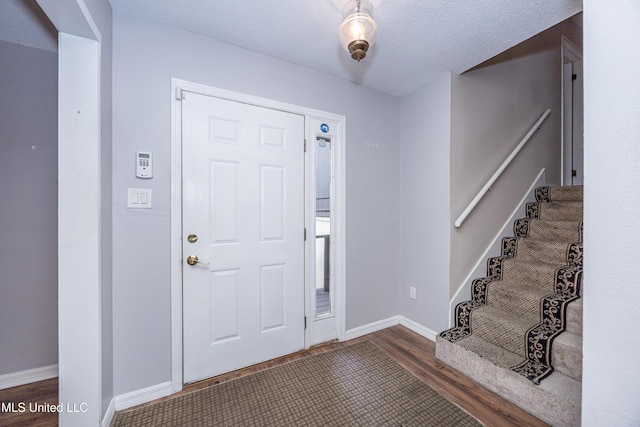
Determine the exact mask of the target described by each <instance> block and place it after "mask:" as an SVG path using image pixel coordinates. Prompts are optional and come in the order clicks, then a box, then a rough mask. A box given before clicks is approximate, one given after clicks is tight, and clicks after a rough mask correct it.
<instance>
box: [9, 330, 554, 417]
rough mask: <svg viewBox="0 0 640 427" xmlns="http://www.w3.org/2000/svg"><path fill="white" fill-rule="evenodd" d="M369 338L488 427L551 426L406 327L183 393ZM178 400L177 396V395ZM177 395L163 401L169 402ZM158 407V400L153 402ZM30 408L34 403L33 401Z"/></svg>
mask: <svg viewBox="0 0 640 427" xmlns="http://www.w3.org/2000/svg"><path fill="white" fill-rule="evenodd" d="M363 340H369V341H371V342H373V343H374V344H376V345H377V346H378V347H380V348H381V349H383V350H384V351H385V352H386V353H387V354H389V355H390V356H391V357H392V358H393V359H394V360H396V361H397V362H398V363H400V364H401V365H402V366H404V367H405V368H407V369H408V370H410V371H411V372H413V373H414V374H415V375H416V376H417V377H418V378H420V379H421V380H422V381H424V382H425V383H426V384H427V385H429V386H430V387H431V388H433V389H434V390H436V391H437V392H439V393H440V394H442V395H443V396H444V397H446V398H447V399H448V400H450V401H451V402H453V403H455V404H457V405H458V406H460V407H461V408H463V409H464V410H465V411H467V412H468V413H470V414H471V415H473V416H474V417H476V418H477V419H478V420H480V421H481V422H482V423H484V424H485V425H486V426H496V427H502V426H505V427H506V426H519V427H525V426H532V427H533V426H539V427H543V426H546V424H545V423H543V422H542V421H540V420H538V419H537V418H535V417H533V416H532V415H530V414H528V413H526V412H524V411H523V410H521V409H520V408H518V407H517V406H515V405H513V404H511V403H509V402H508V401H506V400H504V399H503V398H501V397H499V396H498V395H496V394H494V393H492V392H491V391H489V390H487V389H485V388H484V387H482V386H480V385H479V384H477V383H475V382H473V381H472V380H470V379H469V378H467V377H465V376H464V375H462V374H460V373H459V372H458V371H455V370H453V369H451V368H449V367H448V366H447V365H445V364H443V363H442V362H440V361H439V360H438V359H436V358H435V344H434V343H433V342H431V341H429V340H427V339H425V338H423V337H421V336H420V335H418V334H416V333H414V332H412V331H410V330H409V329H407V328H405V327H403V326H394V327H391V328H388V329H384V330H382V331H378V332H375V333H373V334H369V335H365V336H363V337H360V338H356V339H354V340H351V341H347V342H343V343H338V342H335V343H329V344H324V345H321V346H318V347H313V348H311V349H309V350H305V351H301V352H298V353H295V354H292V355H289V356H285V357H281V358H279V359H275V360H271V361H268V362H264V363H261V364H258V365H255V366H251V367H248V368H245V369H241V370H239V371H235V372H231V373H229V374H225V375H220V376H218V377H215V378H211V379H209V380H205V381H200V382H198V383H195V384H191V385H188V386H186V387H185V388H184V389H183V390H182V391H181V392H180V393H178V394H185V393H190V392H192V391H194V390H199V389H201V388H205V387H210V386H211V385H214V384H219V383H222V382H226V381H230V380H233V379H235V378H239V377H242V376H245V375H250V374H252V373H255V372H258V371H261V370H264V369H268V368H270V367H273V366H276V365H280V364H283V363H287V362H291V361H293V360H298V359H302V358H305V357H308V356H311V355H314V354H318V353H323V352H326V351H330V350H333V349H335V348H339V347H342V346H345V345H350V344H353V343H356V342H360V341H363ZM57 393H58V392H57V380H48V381H43V382H40V383H34V384H29V385H26V386H21V387H14V388H12V389H6V390H0V402H16V403H17V402H37V403H42V402H50V403H55V402H56V401H57ZM173 396H175V395H173ZM173 396H170V397H167V398H164V399H159V400H165V399H168V398H171V397H173ZM148 404H153V402H151V403H148ZM27 405H28V403H27ZM55 425H57V417H56V416H55V415H54V416H51V415H49V414H46V415H43V414H35V415H34V414H28V413H24V414H6V413H2V414H0V426H38V427H44V426H55Z"/></svg>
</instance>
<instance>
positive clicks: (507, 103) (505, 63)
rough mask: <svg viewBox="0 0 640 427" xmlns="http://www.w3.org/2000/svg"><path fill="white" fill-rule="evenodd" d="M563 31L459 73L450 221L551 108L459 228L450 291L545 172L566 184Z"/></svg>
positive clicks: (455, 95) (454, 234) (454, 230)
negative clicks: (562, 129) (562, 160)
mask: <svg viewBox="0 0 640 427" xmlns="http://www.w3.org/2000/svg"><path fill="white" fill-rule="evenodd" d="M561 34H562V29H561V28H559V27H556V28H554V29H552V30H549V31H547V32H545V33H542V34H540V35H538V36H536V37H534V38H532V39H530V40H528V41H526V42H524V43H522V44H520V45H518V46H516V47H514V48H512V49H510V50H509V51H507V52H505V53H503V54H501V55H499V56H498V57H496V58H494V59H492V60H490V61H488V62H487V63H485V64H482V65H481V66H479V67H477V68H476V69H474V70H471V71H469V72H467V73H465V74H462V75H460V76H454V78H453V89H452V91H453V95H452V122H451V126H452V131H451V219H450V221H451V224H453V222H454V221H455V220H456V218H457V217H458V216H459V215H460V214H461V213H462V211H463V210H464V209H465V207H466V206H467V204H468V203H469V202H470V201H471V200H472V199H473V198H474V197H475V195H476V194H477V193H478V191H479V190H480V189H481V188H482V187H483V186H484V185H485V183H486V182H487V181H488V179H489V178H490V177H491V175H493V173H494V172H495V171H496V170H497V169H498V168H499V166H500V165H501V164H502V162H503V161H504V160H505V159H506V158H507V157H508V156H509V154H511V152H512V151H513V149H514V148H515V147H516V145H517V144H518V143H519V142H520V140H521V139H522V137H524V135H525V134H526V133H527V132H528V131H529V129H530V128H531V126H532V125H533V124H534V123H535V122H536V121H537V120H538V118H539V117H540V116H541V115H542V113H543V112H544V111H545V110H546V109H547V108H551V114H550V115H549V117H548V118H547V120H546V121H545V122H544V123H543V125H542V126H541V128H540V129H539V130H538V131H537V132H536V133H535V134H534V136H533V137H532V138H531V140H529V143H528V144H527V145H526V146H525V148H524V149H523V150H522V151H521V152H520V154H519V155H518V156H517V157H516V158H515V159H514V161H513V162H512V163H511V165H510V166H509V168H507V169H506V170H505V172H504V173H503V174H502V176H501V177H500V179H499V180H498V181H497V182H496V184H495V185H494V186H493V189H492V190H491V191H490V192H489V193H487V195H486V196H485V197H484V198H483V199H482V200H481V201H480V203H479V204H478V205H477V207H476V208H475V210H474V211H472V212H471V214H470V215H469V216H468V217H467V219H466V221H465V222H464V223H463V224H462V226H461V227H460V228H454V227H453V226H452V232H451V289H450V296H453V295H454V294H455V292H456V291H457V290H458V289H459V287H460V285H461V284H462V283H463V282H464V280H465V278H466V276H467V275H468V274H469V273H470V272H471V271H472V270H473V267H474V266H475V264H476V262H477V261H478V259H479V258H480V256H481V255H482V254H483V253H484V251H485V249H486V248H487V247H488V246H489V244H490V243H491V241H492V240H493V238H494V237H495V236H496V234H497V233H498V232H499V231H500V230H501V228H502V226H503V225H504V223H505V221H506V220H507V219H508V218H509V217H510V216H511V213H512V212H513V210H514V209H515V208H516V207H517V206H518V204H519V202H520V200H521V199H522V198H523V197H524V196H525V194H526V193H527V190H528V188H529V186H530V185H531V184H532V182H534V181H535V178H536V176H537V175H538V173H539V172H540V170H541V169H542V168H546V177H547V180H548V182H549V183H559V182H560V118H561V114H560V82H561V80H560V79H561V74H560V69H561V68H560V61H561V58H560V35H561ZM469 296H470V295H469Z"/></svg>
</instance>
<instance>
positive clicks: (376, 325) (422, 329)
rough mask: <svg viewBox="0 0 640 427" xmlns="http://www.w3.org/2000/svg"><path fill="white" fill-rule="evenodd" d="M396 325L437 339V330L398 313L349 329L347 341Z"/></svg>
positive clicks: (432, 339) (428, 337)
mask: <svg viewBox="0 0 640 427" xmlns="http://www.w3.org/2000/svg"><path fill="white" fill-rule="evenodd" d="M395 325H402V326H405V327H407V328H409V329H411V330H412V331H413V332H415V333H417V334H420V335H422V336H423V337H425V338H427V339H429V340H431V341H435V340H436V335H438V333H437V332H434V331H432V330H431V329H429V328H427V327H426V326H423V325H421V324H419V323H418V322H414V321H413V320H411V319H409V318H407V317H404V316H401V315H396V316H392V317H389V318H387V319H382V320H378V321H376V322H372V323H369V324H366V325H362V326H359V327H357V328H353V329H349V330H348V331H347V341H348V340H352V339H354V338H358V337H361V336H363V335H367V334H372V333H374V332H377V331H381V330H383V329H387V328H390V327H392V326H395Z"/></svg>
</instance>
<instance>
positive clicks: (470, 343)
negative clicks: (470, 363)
mask: <svg viewBox="0 0 640 427" xmlns="http://www.w3.org/2000/svg"><path fill="white" fill-rule="evenodd" d="M456 344H457V345H459V346H461V347H463V348H464V349H466V350H469V351H472V352H474V353H475V354H477V355H478V356H480V357H482V358H484V359H487V360H488V361H490V362H491V363H495V364H496V365H498V366H500V367H502V368H505V369H508V368H509V367H511V366H514V365H517V364H518V363H520V361H521V360H522V355H519V354H515V353H512V352H510V351H509V350H505V349H504V348H502V347H499V346H497V345H495V344H492V343H490V342H489V341H486V340H483V339H482V338H480V337H478V336H476V335H470V336H468V337H467V338H464V339H462V340H460V341H458V342H456Z"/></svg>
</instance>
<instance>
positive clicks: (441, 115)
mask: <svg viewBox="0 0 640 427" xmlns="http://www.w3.org/2000/svg"><path fill="white" fill-rule="evenodd" d="M451 79H452V76H451V74H450V73H447V74H445V75H443V76H442V77H440V78H438V79H436V80H434V81H432V82H431V83H429V84H428V85H426V86H425V87H423V88H422V89H419V90H417V91H415V92H414V93H412V94H410V95H407V96H405V97H404V98H402V139H401V140H402V147H401V165H402V166H401V186H400V189H399V191H400V196H401V214H400V215H401V216H400V218H401V224H402V232H401V244H400V282H399V286H398V298H399V301H400V311H399V314H401V315H403V316H405V317H407V318H409V319H411V320H413V321H414V322H417V323H419V324H420V325H423V326H426V327H427V328H429V329H430V330H432V331H435V332H439V331H441V330H443V329H445V328H446V327H447V316H448V305H449V233H450V222H449V156H450V154H449V145H450V140H451ZM411 287H414V288H416V299H415V300H413V299H410V298H409V289H410V288H411Z"/></svg>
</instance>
